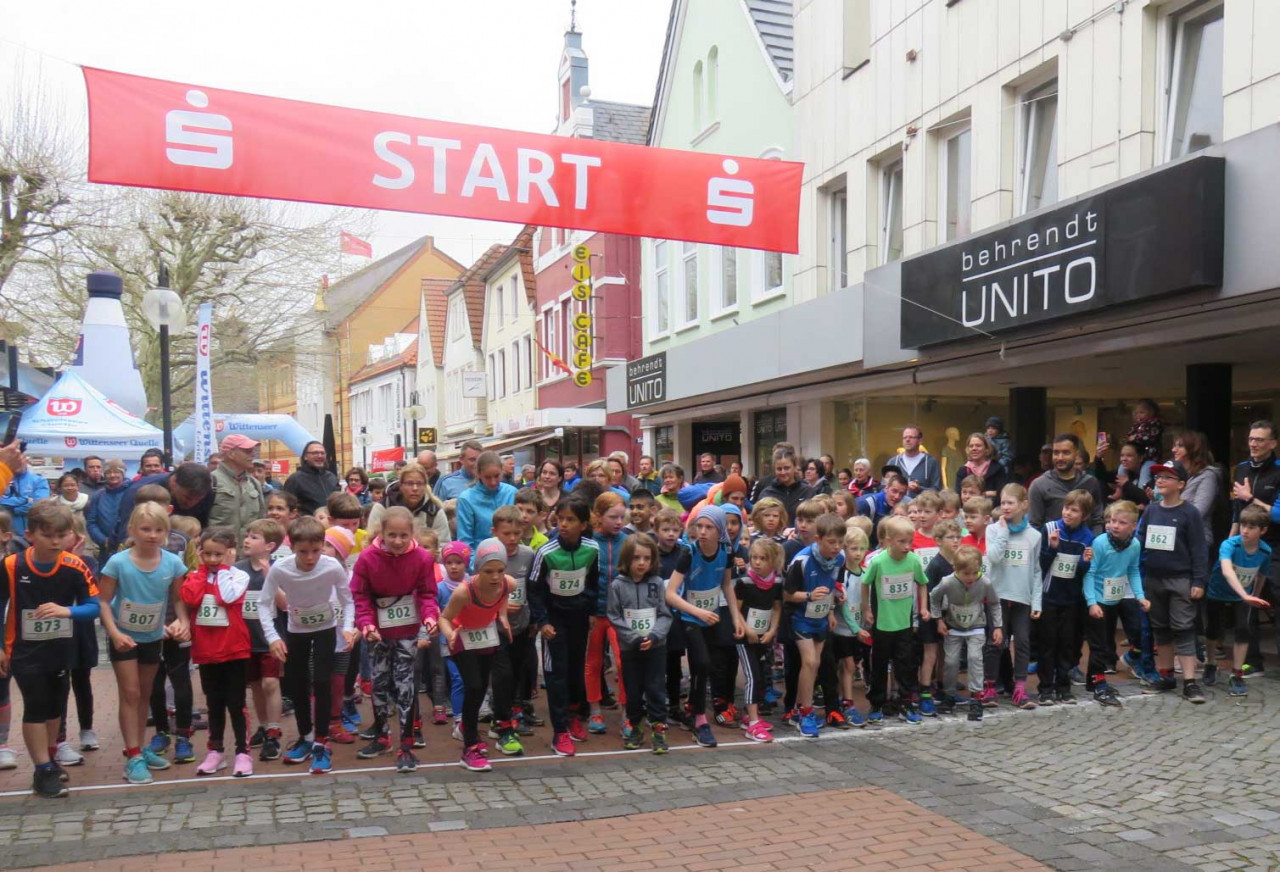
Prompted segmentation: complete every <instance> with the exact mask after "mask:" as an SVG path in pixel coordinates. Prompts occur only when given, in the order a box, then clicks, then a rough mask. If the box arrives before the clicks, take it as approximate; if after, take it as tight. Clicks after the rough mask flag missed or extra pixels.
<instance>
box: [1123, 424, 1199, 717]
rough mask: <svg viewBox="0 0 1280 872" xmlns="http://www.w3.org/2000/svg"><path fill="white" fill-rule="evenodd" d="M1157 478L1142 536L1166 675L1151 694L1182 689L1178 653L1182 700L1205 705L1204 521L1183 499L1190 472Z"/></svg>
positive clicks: (1162, 470)
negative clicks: (1199, 648) (1201, 659)
mask: <svg viewBox="0 0 1280 872" xmlns="http://www.w3.org/2000/svg"><path fill="white" fill-rule="evenodd" d="M1135 415H1136V413H1135ZM1135 420H1136V419H1135ZM1151 475H1152V478H1153V479H1154V480H1155V488H1156V493H1157V494H1159V496H1160V499H1159V500H1158V501H1156V502H1153V503H1152V504H1151V505H1149V506H1147V509H1146V511H1145V512H1143V513H1142V520H1141V521H1139V522H1138V533H1137V536H1138V541H1139V542H1141V543H1142V580H1143V587H1144V588H1145V590H1146V593H1147V599H1149V600H1150V601H1151V609H1150V611H1149V612H1148V613H1147V615H1148V617H1149V618H1150V620H1151V634H1152V635H1153V636H1154V637H1155V645H1156V670H1157V671H1158V672H1159V673H1160V676H1159V678H1158V679H1157V680H1156V681H1155V682H1154V684H1153V685H1152V687H1151V690H1152V691H1153V692H1155V693H1165V692H1167V691H1170V690H1173V689H1174V688H1176V687H1177V686H1178V680H1177V679H1176V678H1174V677H1173V657H1174V653H1175V652H1176V653H1177V656H1178V660H1179V661H1180V663H1181V666H1182V698H1183V699H1185V700H1186V701H1187V702H1190V703H1194V704H1196V705H1200V704H1202V703H1204V702H1205V698H1204V692H1203V691H1202V690H1200V686H1199V685H1198V684H1196V600H1199V599H1201V598H1202V597H1204V589H1205V586H1206V584H1207V581H1208V580H1207V578H1206V567H1207V566H1208V563H1209V559H1208V553H1207V552H1208V545H1207V544H1206V538H1205V535H1204V517H1203V516H1202V515H1201V514H1200V511H1199V510H1198V509H1197V508H1196V507H1195V506H1193V505H1191V504H1190V503H1188V502H1186V501H1184V500H1183V499H1182V489H1183V488H1184V487H1186V485H1187V469H1186V467H1184V466H1183V465H1182V464H1181V463H1179V462H1178V461H1176V460H1168V461H1165V462H1164V463H1158V464H1156V465H1154V466H1152V467H1151Z"/></svg>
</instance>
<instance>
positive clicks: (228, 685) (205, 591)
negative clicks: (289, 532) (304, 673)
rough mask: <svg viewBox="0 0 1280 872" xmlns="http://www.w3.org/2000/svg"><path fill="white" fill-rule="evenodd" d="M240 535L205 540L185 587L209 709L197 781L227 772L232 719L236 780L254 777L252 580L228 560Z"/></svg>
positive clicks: (209, 533)
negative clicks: (247, 617)
mask: <svg viewBox="0 0 1280 872" xmlns="http://www.w3.org/2000/svg"><path fill="white" fill-rule="evenodd" d="M235 550H236V535H235V533H234V532H233V531H232V530H230V529H228V528H225V527H217V528H214V529H212V530H206V531H205V532H204V534H203V535H202V536H201V537H200V566H199V567H198V568H197V569H196V570H195V571H194V572H191V573H189V574H188V575H187V579H186V581H184V582H183V583H182V601H183V602H184V603H186V604H187V609H188V611H191V610H194V611H193V612H192V613H193V615H194V617H193V618H192V620H191V658H192V660H194V661H195V664H196V666H198V667H199V668H200V686H201V687H202V688H203V689H204V697H205V701H206V702H207V703H208V704H209V745H208V748H209V753H208V754H207V755H206V756H205V758H204V761H203V762H202V763H201V764H200V765H199V766H197V767H196V775H216V774H217V773H218V772H220V771H222V770H223V769H226V768H227V759H226V754H225V753H224V746H223V743H222V742H223V736H224V734H225V731H226V725H227V718H230V719H231V732H232V735H233V736H234V737H235V740H236V755H235V767H234V768H233V769H232V774H233V775H234V776H235V777H236V778H244V777H246V776H249V775H252V774H253V758H252V757H250V756H249V731H248V728H247V725H246V724H245V714H244V703H245V685H246V667H247V665H248V662H249V655H250V643H249V628H248V626H246V624H245V621H244V602H243V600H244V595H245V591H246V590H247V589H248V587H249V576H248V574H247V573H245V572H242V571H241V570H239V569H233V568H232V567H231V566H230V565H228V563H227V560H228V559H229V558H230V557H231V556H233V555H234V554H235Z"/></svg>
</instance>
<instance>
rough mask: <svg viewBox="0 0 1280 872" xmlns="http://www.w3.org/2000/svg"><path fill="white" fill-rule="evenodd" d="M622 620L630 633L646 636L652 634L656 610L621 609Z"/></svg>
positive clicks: (656, 614) (656, 617)
mask: <svg viewBox="0 0 1280 872" xmlns="http://www.w3.org/2000/svg"><path fill="white" fill-rule="evenodd" d="M622 619H623V620H624V621H626V622H627V626H628V627H630V628H631V632H633V633H639V634H641V635H647V634H649V633H652V632H653V625H654V624H655V623H657V620H658V610H657V609H623V610H622Z"/></svg>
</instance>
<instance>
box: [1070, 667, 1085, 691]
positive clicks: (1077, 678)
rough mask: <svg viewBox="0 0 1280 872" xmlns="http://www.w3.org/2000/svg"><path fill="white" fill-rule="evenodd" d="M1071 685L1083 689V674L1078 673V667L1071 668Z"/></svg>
mask: <svg viewBox="0 0 1280 872" xmlns="http://www.w3.org/2000/svg"><path fill="white" fill-rule="evenodd" d="M1071 683H1072V684H1075V685H1077V686H1080V687H1083V686H1084V683H1085V677H1084V673H1083V672H1081V671H1080V667H1079V666H1072V667H1071Z"/></svg>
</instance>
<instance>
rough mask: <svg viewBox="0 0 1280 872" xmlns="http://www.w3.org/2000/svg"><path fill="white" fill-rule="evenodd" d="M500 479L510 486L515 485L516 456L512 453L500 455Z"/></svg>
mask: <svg viewBox="0 0 1280 872" xmlns="http://www.w3.org/2000/svg"><path fill="white" fill-rule="evenodd" d="M502 481H503V483H505V484H509V485H511V486H512V487H515V486H516V456H515V455H514V454H504V455H502Z"/></svg>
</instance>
